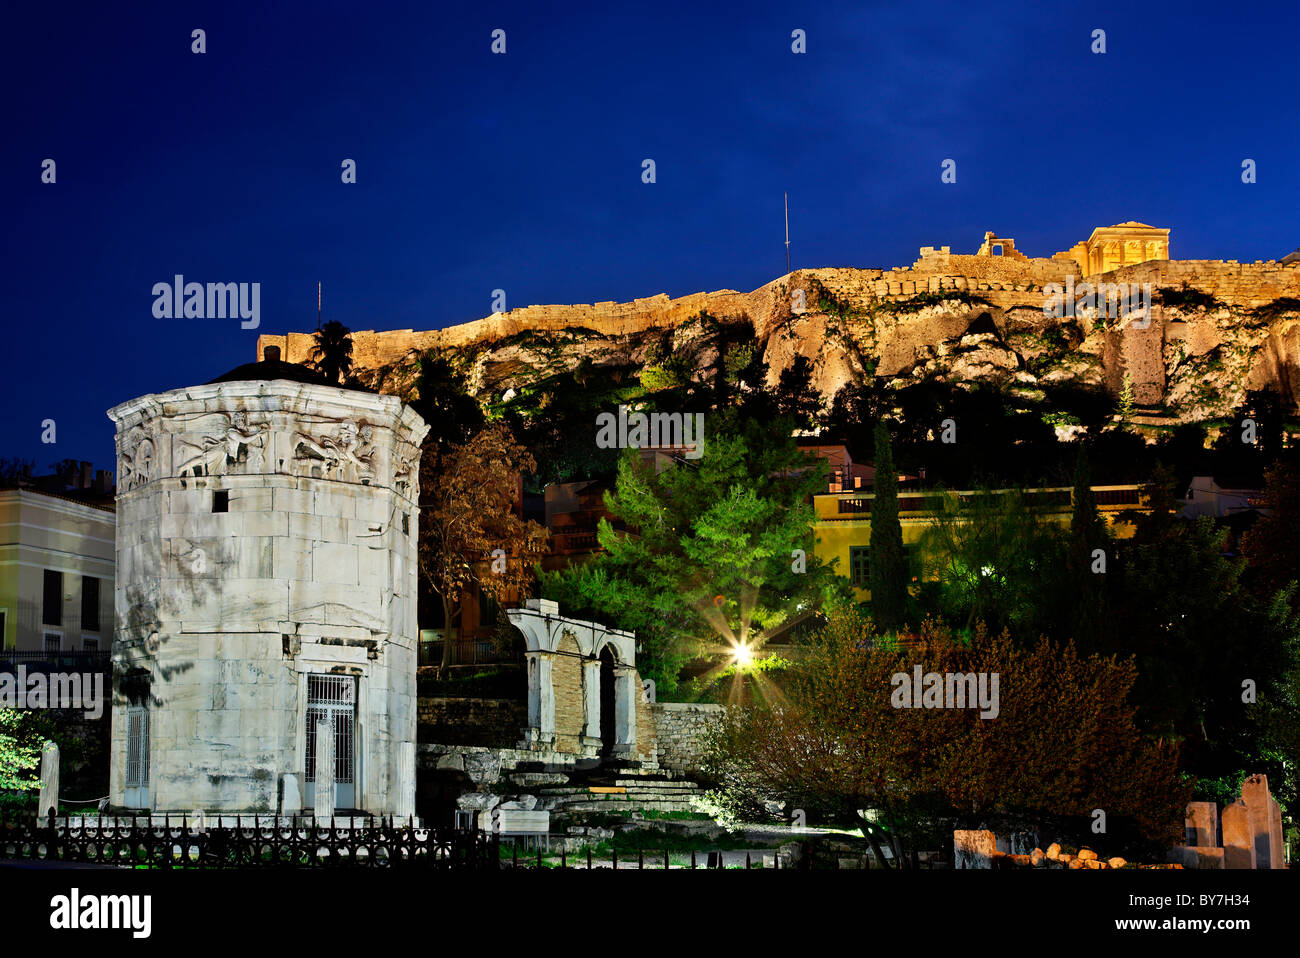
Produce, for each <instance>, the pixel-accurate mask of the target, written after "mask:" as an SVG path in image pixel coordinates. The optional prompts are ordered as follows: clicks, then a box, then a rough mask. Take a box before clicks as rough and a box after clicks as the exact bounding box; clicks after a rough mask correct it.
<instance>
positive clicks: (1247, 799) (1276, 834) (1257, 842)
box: [1170, 775, 1286, 869]
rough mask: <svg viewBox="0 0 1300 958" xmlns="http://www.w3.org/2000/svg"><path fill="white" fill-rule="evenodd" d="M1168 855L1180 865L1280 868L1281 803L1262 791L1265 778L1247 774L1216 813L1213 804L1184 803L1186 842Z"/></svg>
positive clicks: (1265, 784) (1219, 867)
mask: <svg viewBox="0 0 1300 958" xmlns="http://www.w3.org/2000/svg"><path fill="white" fill-rule="evenodd" d="M1220 826H1222V827H1220ZM1170 858H1171V860H1172V861H1175V862H1178V863H1180V864H1182V866H1183V867H1184V868H1198V869H1200V868H1206V869H1222V868H1286V862H1285V860H1284V844H1283V840H1282V807H1281V806H1280V805H1278V803H1277V801H1276V800H1275V799H1274V798H1273V796H1272V794H1271V793H1270V792H1269V790H1268V777H1267V776H1265V775H1252V776H1250V777H1249V778H1247V779H1246V780H1245V781H1244V782H1242V784H1241V795H1240V797H1239V798H1238V799H1237V800H1236V801H1235V802H1233V803H1232V804H1230V805H1225V806H1224V807H1223V810H1222V812H1220V810H1219V809H1218V808H1217V807H1216V806H1215V804H1214V802H1192V803H1190V804H1189V805H1188V806H1187V844H1185V845H1179V846H1177V847H1176V848H1174V849H1173V852H1172V853H1171V855H1170Z"/></svg>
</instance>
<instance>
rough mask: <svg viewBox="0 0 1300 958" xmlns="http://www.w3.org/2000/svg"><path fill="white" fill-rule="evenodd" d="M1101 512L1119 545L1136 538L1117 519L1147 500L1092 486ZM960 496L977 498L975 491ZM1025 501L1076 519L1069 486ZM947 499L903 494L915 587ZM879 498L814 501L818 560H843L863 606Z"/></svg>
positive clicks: (1130, 491)
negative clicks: (925, 539) (924, 541)
mask: <svg viewBox="0 0 1300 958" xmlns="http://www.w3.org/2000/svg"><path fill="white" fill-rule="evenodd" d="M1092 491H1093V495H1095V496H1096V498H1097V508H1098V511H1099V512H1100V513H1101V515H1102V517H1103V518H1104V519H1105V520H1106V522H1107V524H1108V525H1109V526H1110V527H1111V530H1112V532H1113V534H1114V535H1115V536H1116V537H1118V538H1120V539H1127V538H1129V537H1131V536H1132V535H1133V527H1132V525H1131V524H1130V523H1127V522H1117V521H1116V519H1117V514H1118V513H1121V512H1126V511H1133V510H1145V509H1146V507H1147V497H1146V494H1145V493H1144V492H1143V491H1142V487H1141V486H1136V485H1127V486H1093V487H1092ZM956 495H959V496H963V497H966V496H974V495H977V493H975V492H972V491H969V490H967V491H960V492H957V493H956ZM1023 495H1024V498H1025V501H1026V502H1027V503H1028V504H1029V505H1031V506H1034V507H1037V508H1039V509H1042V510H1044V511H1045V513H1046V514H1047V515H1048V517H1049V518H1051V519H1053V520H1055V521H1058V522H1061V523H1062V524H1068V523H1069V521H1070V517H1071V515H1072V514H1073V510H1074V502H1073V499H1074V497H1073V490H1072V489H1071V488H1070V487H1069V486H1063V487H1059V488H1047V489H1026V490H1023ZM942 496H943V494H942V493H940V492H938V491H936V490H933V489H928V490H901V491H900V492H899V493H898V519H899V524H900V525H901V526H902V529H903V551H904V553H905V554H906V555H907V557H908V563H909V566H910V569H911V573H912V578H913V581H914V582H915V581H919V580H920V578H921V576H922V574H923V570H922V568H921V558H920V550H919V549H918V548H917V546H918V545H919V543H920V541H921V537H922V536H923V535H924V534H925V531H926V530H927V529H928V528H930V527H931V526H932V525H934V523H935V515H936V512H937V509H938V507H939V504H940V502H941V501H942ZM874 499H875V494H874V493H870V492H866V491H864V490H850V491H831V492H827V493H823V494H821V495H817V496H814V497H813V507H814V509H815V510H816V513H817V523H816V527H815V528H816V536H817V547H816V555H817V557H818V558H820V559H822V560H823V561H827V562H829V561H830V560H832V559H836V560H838V565H837V566H836V568H837V570H838V572H839V574H840V575H843V576H847V577H848V579H849V581H850V583H851V584H852V586H853V591H854V595H855V596H856V597H857V599H858V600H859V601H866V600H867V599H869V598H871V593H870V592H869V591H868V590H867V569H868V561H869V560H868V555H869V553H868V546H869V545H870V542H871V503H872V500H874Z"/></svg>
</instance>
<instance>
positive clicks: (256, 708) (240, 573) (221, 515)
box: [109, 381, 428, 814]
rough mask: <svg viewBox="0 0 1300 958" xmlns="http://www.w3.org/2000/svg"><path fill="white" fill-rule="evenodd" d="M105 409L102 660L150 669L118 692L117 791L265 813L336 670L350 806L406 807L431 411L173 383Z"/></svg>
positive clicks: (319, 394)
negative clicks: (113, 569) (424, 448)
mask: <svg viewBox="0 0 1300 958" xmlns="http://www.w3.org/2000/svg"><path fill="white" fill-rule="evenodd" d="M109 415H110V417H111V418H112V419H113V420H114V421H115V422H116V423H117V427H118V432H117V448H118V476H119V482H118V497H117V536H116V555H117V575H116V579H115V583H114V585H115V607H116V609H117V617H116V622H117V627H116V632H115V635H114V643H113V652H114V659H115V664H116V665H117V668H118V672H119V674H120V675H123V676H127V675H132V674H135V675H137V676H143V677H144V678H143V679H141V681H144V680H147V687H146V688H145V689H143V690H142V692H143V694H139V693H137V694H132V693H129V692H126V691H125V690H123V689H122V688H121V687H120V686H121V683H120V682H119V683H118V684H119V688H118V689H117V690H115V696H114V701H113V720H112V752H111V759H112V764H111V771H110V783H111V784H110V794H111V796H112V799H111V800H112V804H113V805H114V806H119V807H129V808H148V809H151V810H153V811H177V810H181V811H189V810H192V809H195V808H202V809H205V810H207V811H227V812H259V813H260V812H273V811H277V810H278V806H279V804H280V801H281V799H282V797H283V798H284V800H285V801H289V798H288V797H287V796H285V795H284V793H283V790H282V788H283V784H284V782H285V781H286V776H296V777H297V778H298V780H299V781H300V782H305V781H306V777H305V776H306V772H307V768H306V763H307V747H306V741H307V726H306V721H307V720H306V708H307V697H308V694H309V687H310V684H311V683H312V682H321V681H323V680H322V679H321V678H320V677H322V676H329V677H335V678H338V677H344V678H346V677H351V678H352V679H353V680H354V681H353V683H352V684H351V685H348V686H347V687H346V690H345V691H342V692H340V693H339V694H341V695H345V696H347V698H346V699H344V701H348V702H351V703H353V705H354V709H353V711H354V713H355V725H354V734H355V736H356V739H355V743H354V745H355V749H356V754H357V755H358V756H361V757H362V760H361V762H360V763H359V764H358V768H359V776H360V780H359V782H358V783H357V786H356V794H355V797H354V802H355V807H358V808H364V809H366V810H367V811H370V812H373V813H377V814H378V813H394V812H399V811H401V810H402V809H403V808H404V802H405V801H406V799H407V798H409V797H410V795H408V792H410V791H411V788H410V787H408V786H407V785H405V784H403V782H402V776H403V764H402V748H401V746H402V745H403V744H404V743H413V742H414V740H415V733H416V711H415V706H416V702H415V691H416V689H415V668H416V648H415V646H416V642H417V641H418V632H417V629H416V619H415V613H416V607H415V606H416V602H415V597H416V588H417V580H416V575H417V563H416V543H417V536H418V530H419V510H418V505H417V503H416V502H415V501H413V500H412V499H411V498H410V496H411V494H412V490H413V488H414V486H415V482H414V478H415V477H414V470H415V469H416V468H418V463H419V455H418V453H419V446H420V443H421V441H422V440H423V438H424V435H425V433H426V432H427V429H428V427H427V426H426V425H425V424H424V422H423V421H422V420H420V419H419V417H418V416H416V415H415V413H413V412H412V411H411V410H409V409H407V408H406V407H403V406H402V404H401V403H400V402H399V401H398V400H397V399H395V398H393V397H391V396H374V395H369V394H366V393H363V392H359V391H354V390H343V389H335V388H331V387H325V386H313V385H303V384H296V383H289V382H285V381H269V382H261V381H239V382H225V383H213V384H208V385H203V386H195V387H191V388H188V389H180V390H173V391H171V392H167V393H160V394H157V395H152V396H144V397H141V398H139V399H135V400H132V401H131V402H128V403H124V404H122V405H121V406H118V407H115V408H114V409H113V410H111V411H110V413H109ZM332 680H333V679H331V681H332ZM128 706H130V708H129V709H128ZM145 720H147V721H148V723H149V725H148V745H149V749H148V754H147V756H146V757H145V758H146V761H147V762H148V769H149V775H148V782H147V785H146V784H141V783H132V784H128V782H127V780H126V775H127V767H126V765H127V728H128V725H129V723H130V722H132V721H135V722H141V721H145ZM294 800H295V801H296V799H294Z"/></svg>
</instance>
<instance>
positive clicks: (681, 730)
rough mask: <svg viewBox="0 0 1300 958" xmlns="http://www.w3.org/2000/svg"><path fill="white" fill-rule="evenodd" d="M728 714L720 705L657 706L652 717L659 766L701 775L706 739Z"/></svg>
mask: <svg viewBox="0 0 1300 958" xmlns="http://www.w3.org/2000/svg"><path fill="white" fill-rule="evenodd" d="M725 712H726V710H725V709H724V708H723V707H722V706H721V705H696V704H691V703H683V702H656V703H654V705H653V706H652V707H651V714H652V716H653V717H654V725H655V742H656V744H657V746H658V751H659V765H660V767H661V768H666V769H669V770H671V771H674V772H683V773H686V774H694V773H697V772H699V771H700V764H701V761H702V759H703V757H704V742H705V738H706V736H707V735H708V733H709V731H710V730H711V729H713V728H714V727H715V726H717V725H718V723H720V722H721V721H722V718H723V715H724V714H725Z"/></svg>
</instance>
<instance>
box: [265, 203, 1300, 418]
mask: <svg viewBox="0 0 1300 958" xmlns="http://www.w3.org/2000/svg"><path fill="white" fill-rule="evenodd" d="M1169 232H1170V231H1169V230H1167V229H1161V228H1156V227H1152V226H1148V225H1146V224H1143V223H1135V222H1127V223H1120V224H1117V225H1115V226H1106V227H1099V228H1097V229H1095V230H1093V231H1092V233H1091V235H1090V236H1089V238H1088V239H1086V240H1083V241H1081V242H1079V243H1076V244H1075V245H1074V246H1072V247H1071V248H1070V249H1068V250H1065V251H1063V252H1059V253H1056V254H1053V255H1051V256H1047V257H1039V258H1035V257H1029V256H1026V255H1025V254H1024V253H1023V252H1021V251H1020V250H1018V249H1017V248H1016V246H1015V240H1014V239H1011V238H1008V237H999V236H997V235H995V234H994V233H992V232H988V233H985V235H984V239H983V241H982V242H981V243H980V244H979V246H978V248H977V249H976V251H975V252H974V253H972V254H959V253H953V252H952V250H951V248H950V247H947V246H944V247H940V248H937V249H936V248H934V247H929V246H927V247H923V248H922V249H921V251H920V257H919V258H918V259H917V260H916V261H915V262H914V263H913V264H912V265H911V266H908V267H898V268H894V269H856V268H818V269H800V270H796V271H794V272H792V273H789V274H787V275H785V276H782V277H779V278H778V279H775V280H773V281H772V282H770V283H768V284H766V285H764V286H761V287H759V288H758V289H756V290H754V291H753V292H749V293H742V292H736V291H735V290H719V291H717V292H712V293H694V294H691V295H688V296H682V297H680V298H677V299H670V298H669V297H668V296H667V295H664V294H660V295H658V296H652V297H649V298H646V299H637V300H633V301H632V302H628V303H614V302H601V303H595V304H594V305H576V306H527V307H522V308H516V309H512V310H510V311H509V312H506V313H498V314H495V315H492V316H489V317H487V318H485V319H480V320H476V321H474V322H469V323H464V324H461V325H457V326H450V327H448V328H446V329H440V330H428V331H415V330H409V329H407V330H393V331H387V332H376V331H372V330H366V331H357V332H354V333H353V334H352V341H353V357H354V362H355V364H356V366H357V368H358V371H359V372H360V373H361V374H362V375H363V376H364V377H367V378H368V379H369V380H370V381H371V384H372V385H375V386H376V387H377V388H380V389H381V391H385V392H392V393H396V394H403V391H404V390H405V389H407V388H409V386H410V382H411V376H410V369H409V367H410V365H411V360H412V358H413V357H414V356H415V355H416V354H417V353H422V352H424V351H428V350H432V351H435V352H443V353H447V354H450V355H457V356H460V357H462V358H463V359H464V360H465V361H466V362H467V363H468V364H469V366H468V371H469V374H470V382H471V385H472V386H473V388H474V389H475V390H476V391H477V392H478V394H479V395H480V396H481V397H482V396H484V395H485V394H486V395H487V396H488V397H489V398H497V399H501V398H502V397H509V396H510V395H513V393H511V390H512V389H517V388H518V387H520V386H521V385H523V384H525V383H526V382H528V381H529V379H528V377H529V376H530V375H536V374H539V373H540V374H545V373H546V372H547V371H548V370H552V369H554V368H556V367H555V362H557V361H558V360H557V357H559V358H560V359H562V360H563V362H562V363H561V365H564V366H567V367H568V368H572V367H573V366H574V365H575V364H576V363H577V361H578V360H580V359H583V358H587V359H590V360H591V361H592V362H593V363H594V364H595V365H597V366H601V365H608V364H617V363H620V362H625V361H627V360H629V359H630V360H632V361H634V362H639V361H641V360H642V359H643V357H644V355H645V350H646V349H647V348H649V347H650V345H651V343H652V341H655V340H657V339H658V337H659V335H660V334H661V333H663V332H665V331H670V330H671V331H673V333H674V337H675V338H674V343H675V344H676V341H677V340H676V337H677V336H679V335H680V336H683V337H686V338H689V336H693V335H695V333H694V332H688V327H690V322H691V320H692V319H693V318H694V317H696V316H697V315H698V314H699V313H700V312H701V310H704V311H707V312H708V313H709V314H710V315H712V316H714V317H733V318H735V317H742V316H743V317H747V318H748V319H749V320H750V321H751V322H752V323H753V325H754V329H755V332H756V334H757V337H758V339H759V341H760V342H761V343H763V345H764V350H765V352H764V359H765V360H766V361H767V363H768V364H769V368H770V376H771V377H772V378H773V381H775V378H776V377H777V376H779V375H780V373H781V371H783V370H784V369H786V368H788V367H789V366H790V364H791V363H792V362H793V360H794V357H795V356H796V355H803V356H805V357H807V358H809V359H812V360H814V364H815V365H814V379H813V382H814V385H815V386H816V387H817V388H818V389H819V390H820V391H821V393H822V395H823V397H824V398H826V399H830V398H831V397H833V396H834V394H835V392H836V391H837V390H838V389H839V388H840V387H841V386H843V385H845V384H846V383H848V382H851V381H853V380H854V379H856V378H858V377H861V376H862V375H874V376H876V377H885V378H888V379H892V380H895V381H896V383H905V382H906V381H907V380H908V379H909V378H910V377H916V376H921V375H932V374H937V375H940V376H946V377H950V378H960V379H964V380H969V379H979V378H987V377H994V378H1002V379H1005V380H1007V381H1008V382H1009V383H1010V384H1011V386H1012V387H1013V388H1015V389H1019V390H1022V391H1026V390H1027V391H1030V392H1032V391H1033V390H1035V389H1039V388H1041V387H1042V386H1043V385H1046V384H1052V383H1056V382H1072V383H1078V384H1081V385H1087V386H1094V387H1100V388H1104V389H1106V390H1108V391H1109V392H1110V393H1111V394H1112V395H1118V394H1119V391H1120V389H1121V386H1122V383H1123V381H1124V379H1125V376H1126V375H1127V376H1128V377H1129V379H1130V380H1131V381H1132V383H1133V388H1134V396H1135V401H1136V403H1137V404H1138V405H1139V406H1160V405H1161V404H1163V405H1164V406H1166V407H1167V408H1168V410H1169V414H1170V415H1173V416H1176V417H1177V418H1181V419H1185V420H1194V421H1200V420H1204V419H1208V418H1213V417H1214V416H1215V415H1218V414H1221V413H1222V412H1223V411H1224V409H1225V408H1229V407H1230V406H1231V404H1232V403H1233V402H1236V401H1239V400H1240V398H1241V396H1242V394H1243V392H1244V391H1245V390H1247V389H1262V388H1274V389H1276V390H1278V391H1279V392H1280V393H1281V394H1282V395H1283V396H1284V397H1285V398H1287V399H1289V400H1290V401H1292V402H1295V401H1296V400H1297V399H1300V312H1298V311H1297V309H1298V308H1300V261H1291V262H1279V261H1266V262H1255V263H1238V262H1237V261H1235V260H1226V261H1225V260H1174V259H1170V258H1169V242H1170V241H1169ZM1085 282H1086V283H1088V284H1091V285H1092V286H1098V285H1100V284H1107V285H1111V286H1117V285H1119V284H1124V285H1125V286H1126V287H1134V288H1141V287H1143V286H1144V285H1145V284H1149V285H1150V286H1151V288H1152V290H1153V292H1156V293H1158V292H1159V291H1160V290H1170V291H1172V294H1171V297H1170V298H1169V300H1168V301H1164V299H1163V298H1157V299H1156V302H1155V305H1154V306H1153V308H1152V310H1151V313H1152V315H1151V317H1150V322H1135V321H1133V319H1132V318H1131V317H1119V318H1114V319H1110V320H1107V321H1105V322H1098V321H1097V318H1096V317H1090V316H1082V317H1079V316H1076V317H1062V318H1050V317H1047V316H1045V315H1044V313H1043V307H1044V303H1045V299H1046V294H1045V292H1044V288H1045V287H1047V286H1049V285H1051V284H1059V285H1062V286H1064V285H1065V284H1067V283H1071V284H1072V285H1073V286H1074V287H1075V288H1076V289H1077V288H1078V287H1080V285H1081V284H1083V283H1085ZM824 294H829V295H830V296H831V297H833V298H834V300H835V301H836V302H837V303H838V304H839V306H837V307H829V306H826V305H825V303H824V302H823V296H824ZM827 309H830V310H831V311H830V312H829V313H828V312H827ZM844 309H847V310H849V311H850V313H849V314H848V320H847V321H846V320H845V314H844V313H842V312H837V311H842V310H844ZM985 316H987V317H988V321H987V322H984V321H983V318H984V317H985ZM976 323H978V324H979V325H978V329H979V330H980V332H978V333H977V332H976V331H975V329H976V326H975V324H976ZM311 344H312V338H311V336H310V334H308V333H288V334H286V335H263V336H261V337H260V338H259V340H258V345H259V349H260V348H262V347H263V346H266V345H273V346H278V347H280V348H282V349H283V351H284V353H285V356H286V357H287V358H288V359H291V360H293V361H303V360H304V359H306V358H307V356H308V354H309V351H310V349H311Z"/></svg>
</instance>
